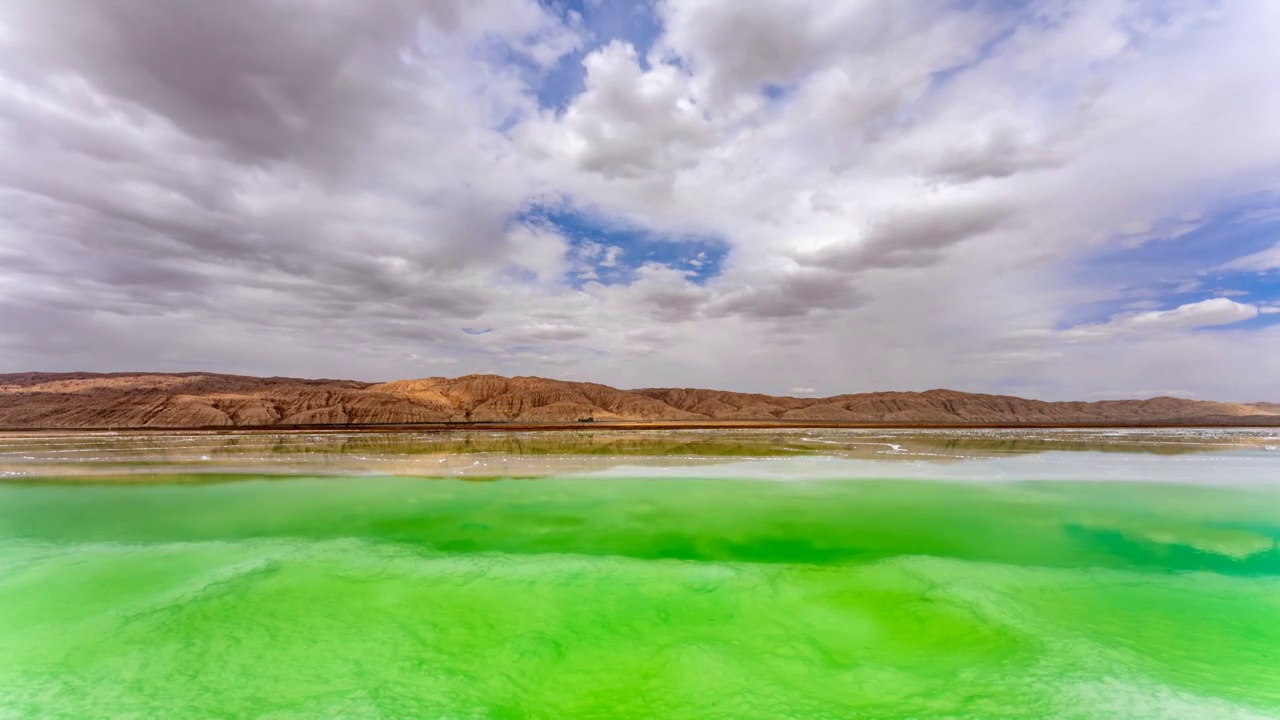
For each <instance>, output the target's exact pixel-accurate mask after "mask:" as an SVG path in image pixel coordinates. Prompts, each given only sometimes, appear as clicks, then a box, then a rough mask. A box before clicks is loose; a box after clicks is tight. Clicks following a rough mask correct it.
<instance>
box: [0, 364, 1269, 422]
mask: <svg viewBox="0 0 1280 720" xmlns="http://www.w3.org/2000/svg"><path fill="white" fill-rule="evenodd" d="M587 420H591V421H596V422H610V421H612V422H637V421H638V422H661V421H683V422H687V423H707V424H715V423H735V422H773V423H788V424H792V423H794V424H806V423H807V424H839V423H851V424H852V423H866V424H902V425H912V424H921V425H1124V424H1135V425H1150V424H1156V425H1158V424H1178V425H1187V424H1205V425H1244V424H1266V425H1271V424H1280V404H1276V403H1253V404H1245V403H1226V402H1211V401H1203V400H1183V399H1178V398H1171V397H1158V398H1152V399H1149V400H1108V401H1101V402H1044V401H1040V400H1026V399H1023V398H1017V397H1010V396H1005V395H981V394H974V393H964V392H956V391H954V390H929V391H927V392H874V393H861V394H854V395H835V396H832V397H824V398H797V397H774V396H771V395H756V394H749V393H736V392H724V391H720V390H696V389H677V388H645V389H639V390H619V389H617V388H612V387H608V386H606V385H597V384H595V383H585V382H568V381H563V380H549V379H545V378H537V377H513V378H507V377H501V376H498V375H466V376H463V377H457V378H444V377H432V378H424V379H421V380H397V381H394V382H388V383H365V382H356V381H350V380H299V379H294V378H277V377H273V378H256V377H245V376H238V375H218V374H210V373H179V374H162V373H110V374H96V373H18V374H9V375H4V374H0V428H5V429H35V428H115V429H124V428H200V427H229V426H238V427H271V426H321V425H410V424H423V423H442V422H471V423H482V422H484V423H488V422H514V423H520V424H525V425H529V424H534V425H536V424H554V423H566V422H579V421H587Z"/></svg>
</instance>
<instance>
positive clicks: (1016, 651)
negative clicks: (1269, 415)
mask: <svg viewBox="0 0 1280 720" xmlns="http://www.w3.org/2000/svg"><path fill="white" fill-rule="evenodd" d="M1277 435H1280V433H1277V432H1276V431H1274V430H1271V431H1266V430H1216V431H1215V430H1176V431H1173V430H1170V431H1155V430H1145V431H936V432H889V431H852V430H849V431H841V430H822V431H817V430H813V431H804V430H794V431H767V432H766V431H750V430H742V431H665V432H659V431H653V432H640V431H633V432H625V431H616V432H595V433H592V432H586V431H584V432H561V433H526V434H502V433H470V434H467V433H450V434H437V435H412V434H402V435H390V434H386V435H377V434H354V433H352V434H342V433H333V434H315V435H285V434H281V435H269V434H240V435H235V434H232V435H213V434H200V433H193V434H188V435H182V434H155V435H143V434H139V435H129V434H121V435H106V434H100V435H93V434H83V435H74V434H48V435H16V434H15V435H8V436H0V720H11V719H18V718H31V719H36V718H76V719H81V718H166V719H181V718H279V719H283V718H370V719H372V718H442V719H443V718H456V719H462V718H468V719H476V720H479V719H482V718H486V719H487V718H513V719H515V718H549V719H550V718H602V719H603V718H726V719H746V718H761V719H764V718H770V719H772V718H831V719H844V718H885V719H889V718H975V719H976V718H1082V719H1083V718H1090V719H1092V718H1280V549H1278V548H1277V543H1278V541H1280V437H1278V436H1277Z"/></svg>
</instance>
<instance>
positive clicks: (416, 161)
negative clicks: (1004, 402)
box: [0, 0, 1280, 401]
mask: <svg viewBox="0 0 1280 720" xmlns="http://www.w3.org/2000/svg"><path fill="white" fill-rule="evenodd" d="M1277 28H1280V3H1277V2H1274V0H1039V1H1037V0H895V1H894V2H882V1H881V0H771V1H769V2H764V1H761V2H743V1H742V0H630V1H623V0H542V1H539V0H385V1H383V2H376V3H356V2H350V1H349V0H238V1H237V2H234V3H230V2H228V3H220V2H154V1H153V0H114V1H113V2H95V3H86V2H83V0H41V1H40V2H31V1H30V0H0V372H21V371H137V370H147V371H194V370H202V371H213V372H226V373H244V374H253V375H286V376H294V377H336V378H351V379H360V380H369V381H379V380H390V379H396V378H413V377H430V376H455V375H462V374H467V373H473V372H493V373H500V374H504V375H540V376H547V377H556V378H562V379H570V380H590V381H595V382H602V383H606V384H610V385H614V386H618V387H657V386H661V387H671V386H677V387H714V388H721V389H729V390H741V391H753V392H767V393H775V394H799V395H832V394H837V393H844V392H862V391H873V390H926V389H929V388H935V387H949V388H954V389H959V390H966V391H974V392H994V393H1006V394H1015V395H1022V396H1028V397H1037V398H1044V399H1081V400H1099V399H1110V398H1122V397H1151V396H1157V395H1178V396H1183V397H1191V398H1206V399H1208V398H1212V399H1221V400H1239V401H1262V400H1269V401H1280V92H1277V91H1276V89H1275V88H1276V77H1277V73H1278V72H1280V42H1278V40H1280V35H1278V34H1277V33H1278V32H1280V31H1278V30H1277Z"/></svg>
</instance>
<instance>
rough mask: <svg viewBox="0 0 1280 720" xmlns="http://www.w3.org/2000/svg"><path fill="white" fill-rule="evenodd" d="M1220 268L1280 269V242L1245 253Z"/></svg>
mask: <svg viewBox="0 0 1280 720" xmlns="http://www.w3.org/2000/svg"><path fill="white" fill-rule="evenodd" d="M1217 269H1218V270H1237V271H1243V272H1266V271H1267V270H1280V243H1276V244H1275V245H1272V246H1271V247H1269V248H1267V249H1266V250H1260V251H1258V252H1256V253H1253V254H1251V255H1244V256H1242V257H1238V258H1236V259H1235V260H1232V261H1231V262H1229V263H1225V264H1223V265H1220V266H1218V268H1217Z"/></svg>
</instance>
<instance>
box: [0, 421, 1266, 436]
mask: <svg viewBox="0 0 1280 720" xmlns="http://www.w3.org/2000/svg"><path fill="white" fill-rule="evenodd" d="M1263 417H1266V416H1263ZM1259 420H1260V418H1258V417H1251V418H1247V419H1246V418H1239V421H1238V422H1224V421H1223V420H1222V419H1221V418H1213V419H1209V418H1198V419H1194V418H1193V419H1188V421H1186V422H1152V423H1134V422H1115V423H883V422H786V421H775V420H725V421H685V420H622V421H598V422H546V423H538V422H440V423H388V424H385V425H384V424H351V425H335V424H324V425H212V426H199V427H196V426H192V427H183V426H177V427H83V428H81V427H33V428H21V427H15V428H3V427H0V434H4V435H28V434H30V435H38V434H49V433H77V434H93V435H110V434H119V433H134V434H151V433H154V434H170V433H199V434H208V435H232V434H242V433H248V434H318V433H323V434H328V433H368V434H377V433H430V434H435V433H448V432H499V433H501V432H511V433H516V432H571V431H592V430H611V431H618V430H621V431H626V430H632V431H645V430H649V431H652V430H806V429H814V430H843V429H847V430H908V431H909V430H1125V429H1139V430H1161V429H1214V430H1217V429H1272V428H1280V417H1272V418H1268V420H1269V421H1262V422H1260V421H1259Z"/></svg>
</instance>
